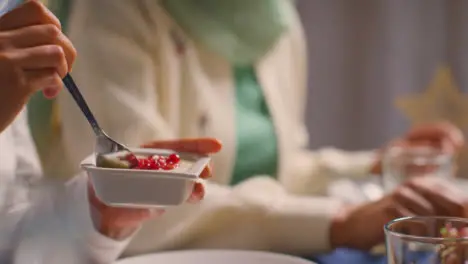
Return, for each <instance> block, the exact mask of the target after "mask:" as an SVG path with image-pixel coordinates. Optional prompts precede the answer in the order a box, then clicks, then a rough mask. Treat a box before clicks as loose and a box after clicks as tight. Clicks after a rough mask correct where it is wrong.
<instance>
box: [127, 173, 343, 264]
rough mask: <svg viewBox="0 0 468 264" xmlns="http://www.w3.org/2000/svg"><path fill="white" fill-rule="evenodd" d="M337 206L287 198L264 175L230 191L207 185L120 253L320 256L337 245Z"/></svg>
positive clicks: (312, 199)
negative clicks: (333, 234) (197, 199)
mask: <svg viewBox="0 0 468 264" xmlns="http://www.w3.org/2000/svg"><path fill="white" fill-rule="evenodd" d="M341 206H342V204H341V202H340V201H338V200H334V199H329V198H317V197H300V196H294V195H291V194H288V193H287V192H286V191H285V189H284V188H283V187H282V186H281V185H280V184H279V183H278V182H277V181H275V180H273V179H272V178H271V177H268V176H265V177H255V178H252V179H249V180H247V181H245V182H242V183H241V184H240V185H237V186H235V187H233V188H230V187H227V186H220V185H216V184H207V185H206V196H205V198H204V200H203V201H202V202H201V203H199V204H197V205H191V204H186V205H183V206H180V207H177V208H173V209H169V210H168V211H167V212H166V214H165V215H163V216H161V217H158V218H156V219H154V220H152V221H150V222H148V223H145V224H144V225H143V227H142V229H141V231H140V232H139V233H138V234H137V235H136V236H135V238H134V239H133V241H132V243H131V245H130V247H129V249H128V250H127V251H126V252H125V253H124V255H125V256H127V255H133V254H143V253H149V252H155V251H161V250H173V249H184V248H185V249H194V248H209V249H216V248H218V249H226V248H230V249H248V250H268V251H274V252H284V253H289V254H298V255H309V254H313V253H319V252H324V251H327V250H329V249H331V248H332V246H335V245H336V244H335V242H334V241H330V229H331V225H332V222H333V219H334V216H335V215H336V214H337V212H338V211H339V210H340V209H341Z"/></svg>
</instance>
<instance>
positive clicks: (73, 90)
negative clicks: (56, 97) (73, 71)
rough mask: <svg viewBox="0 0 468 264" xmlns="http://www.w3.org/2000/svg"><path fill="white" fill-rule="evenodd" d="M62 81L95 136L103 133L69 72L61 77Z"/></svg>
mask: <svg viewBox="0 0 468 264" xmlns="http://www.w3.org/2000/svg"><path fill="white" fill-rule="evenodd" d="M62 81H63V83H64V84H65V87H67V90H68V91H69V92H70V94H71V95H72V97H73V99H75V102H76V104H77V105H78V106H79V107H80V109H81V111H82V112H83V114H84V115H85V117H86V119H88V122H89V124H90V125H91V127H92V128H93V131H94V133H95V134H96V136H101V135H102V134H103V132H102V129H101V127H100V126H99V124H98V122H97V120H96V118H95V117H94V115H93V113H92V112H91V110H90V109H89V107H88V104H87V103H86V101H85V99H84V98H83V95H82V94H81V92H80V90H79V89H78V86H76V84H75V82H74V81H73V78H72V77H71V75H70V74H67V75H66V76H65V77H64V78H63V80H62Z"/></svg>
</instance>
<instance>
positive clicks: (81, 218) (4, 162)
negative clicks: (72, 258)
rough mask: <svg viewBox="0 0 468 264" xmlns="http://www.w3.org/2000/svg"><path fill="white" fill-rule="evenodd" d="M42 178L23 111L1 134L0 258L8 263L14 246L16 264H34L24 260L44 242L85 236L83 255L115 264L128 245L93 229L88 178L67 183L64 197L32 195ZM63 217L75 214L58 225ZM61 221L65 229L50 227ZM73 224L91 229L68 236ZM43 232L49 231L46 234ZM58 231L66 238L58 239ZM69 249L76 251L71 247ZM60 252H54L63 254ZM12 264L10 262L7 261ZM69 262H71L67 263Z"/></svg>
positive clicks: (97, 261)
mask: <svg viewBox="0 0 468 264" xmlns="http://www.w3.org/2000/svg"><path fill="white" fill-rule="evenodd" d="M41 176H42V175H41V168H40V164H39V160H38V157H37V155H36V149H35V147H34V143H33V141H32V138H31V136H30V133H29V129H28V126H27V117H26V110H24V111H22V113H21V114H20V115H19V116H18V117H17V118H16V120H15V121H14V122H13V123H12V124H11V125H10V126H9V127H7V128H6V130H4V131H3V132H2V133H0V181H1V182H0V203H1V206H0V209H1V210H0V217H1V218H2V219H1V220H0V258H1V259H4V258H8V259H9V258H10V257H11V256H5V254H8V252H9V251H10V250H11V248H10V247H12V246H13V247H15V248H14V249H13V251H15V256H16V257H17V259H16V261H17V262H14V263H18V264H23V263H32V262H24V261H25V259H22V258H23V257H25V256H31V257H36V256H38V255H35V254H34V253H33V252H32V251H31V249H32V248H35V249H38V248H40V247H39V246H41V243H42V244H43V243H57V240H54V238H62V239H64V240H67V241H68V242H70V243H71V241H72V240H71V239H72V236H76V235H85V236H84V237H82V238H81V239H84V240H80V246H83V247H85V250H87V252H85V253H84V254H86V255H89V256H90V257H91V258H92V259H93V260H94V261H96V262H95V263H110V262H112V261H113V260H114V259H115V258H116V257H117V255H115V254H118V253H119V251H120V250H122V249H123V248H124V247H126V245H127V243H128V240H126V241H119V242H117V241H113V240H111V239H109V238H106V237H104V236H102V235H100V234H99V233H98V232H96V231H95V230H94V228H93V225H92V223H91V218H90V214H89V205H88V198H87V179H86V175H78V176H76V177H75V178H74V179H73V180H71V181H70V182H69V183H67V185H66V192H65V193H67V195H66V196H65V197H62V196H57V195H56V194H53V193H49V194H41V195H40V196H38V195H36V194H35V193H31V192H30V189H29V188H28V185H30V184H33V185H34V183H37V180H39V179H40V178H41ZM31 195H32V196H31ZM49 196H50V197H49ZM51 198H55V199H51ZM56 198H60V199H61V200H58V199H56ZM58 204H62V205H65V206H67V208H64V209H65V210H60V209H58V207H57V205H58ZM64 213H69V214H72V216H71V217H70V219H72V221H68V222H67V221H65V222H60V221H59V218H58V217H59V216H60V215H63V214H64ZM57 221H59V222H60V223H61V224H62V225H61V226H53V225H51V224H52V223H55V222H57ZM49 222H50V223H49ZM75 223H80V224H82V225H81V228H87V229H86V230H77V231H76V232H70V233H66V232H67V231H68V230H69V229H70V228H74V227H75V226H74V225H75ZM44 224H45V226H43V225H44ZM35 225H37V227H36V226H35ZM44 227H45V228H47V227H50V228H51V229H44ZM24 228H26V229H28V230H29V233H31V232H33V233H34V234H35V236H34V239H37V240H32V241H35V242H34V243H33V244H31V240H30V237H28V238H26V237H24V236H21V235H19V233H21V232H25V231H24ZM88 228H89V229H88ZM60 232H62V233H61V234H59V233H60ZM57 235H63V236H57ZM17 240H20V241H17ZM62 241H63V240H62ZM109 244H112V249H111V250H109V249H108V247H107V245H109ZM26 245H27V246H26ZM70 245H71V244H70ZM31 246H32V248H31ZM62 246H63V245H62ZM74 246H76V245H74ZM119 248H120V250H119ZM68 249H69V250H70V249H72V250H74V249H73V247H69V248H68ZM59 251H60V250H57V251H56V252H53V253H60V252H59ZM41 253H42V252H39V253H38V254H41ZM59 255H60V254H59ZM18 258H19V259H18ZM21 261H23V262H21ZM2 263H3V262H2ZM8 263H12V262H11V261H8ZM62 263H63V262H62ZM67 263H72V262H68V261H67ZM81 263H83V262H81ZM51 264H52V263H51Z"/></svg>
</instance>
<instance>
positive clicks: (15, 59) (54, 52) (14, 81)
mask: <svg viewBox="0 0 468 264" xmlns="http://www.w3.org/2000/svg"><path fill="white" fill-rule="evenodd" d="M75 57H76V51H75V49H74V48H73V45H72V44H71V42H70V41H69V40H68V39H67V38H66V37H65V35H63V34H62V32H61V27H60V22H59V21H58V19H57V18H56V17H55V16H54V15H53V14H52V13H51V12H50V11H49V10H48V9H47V8H46V7H44V5H42V4H41V3H40V2H38V1H28V2H26V3H24V4H23V5H21V6H19V7H18V8H16V9H14V10H13V11H11V12H9V13H7V14H5V15H4V16H2V17H1V18H0V105H1V108H0V110H1V111H0V132H1V131H3V130H4V129H5V128H6V127H7V126H8V125H9V124H10V123H11V122H13V120H14V119H15V117H16V115H17V114H18V113H19V112H20V111H21V110H22V109H23V107H24V105H25V104H26V103H27V101H28V99H29V97H30V96H31V95H32V94H33V93H34V92H36V91H39V90H42V91H43V92H44V95H45V96H46V97H53V96H55V95H56V94H57V92H58V90H59V89H60V88H61V87H62V77H64V76H65V75H66V74H67V73H68V72H69V71H70V68H71V65H72V64H73V62H74V60H75Z"/></svg>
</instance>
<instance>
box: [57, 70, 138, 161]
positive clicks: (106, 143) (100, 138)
mask: <svg viewBox="0 0 468 264" xmlns="http://www.w3.org/2000/svg"><path fill="white" fill-rule="evenodd" d="M63 83H64V84H65V86H66V87H67V89H68V91H69V92H70V94H71V95H72V97H73V99H75V102H76V104H77V105H78V106H79V107H80V109H81V111H82V112H83V114H84V116H85V117H86V119H87V120H88V122H89V124H90V125H91V128H92V129H93V131H94V134H95V135H96V146H95V152H96V154H97V158H99V156H102V155H106V154H110V153H114V152H120V151H128V152H130V153H131V151H130V150H129V149H128V148H127V147H126V146H124V145H122V144H120V143H118V142H117V141H115V140H113V139H112V138H110V137H109V136H108V135H107V134H106V133H105V132H104V131H103V130H102V128H101V127H100V126H99V124H98V122H97V121H96V118H95V117H94V115H93V113H92V112H91V110H90V109H89V107H88V104H87V103H86V100H85V99H84V98H83V95H81V92H80V90H79V89H78V86H77V85H76V84H75V82H74V81H73V78H72V77H71V75H70V74H67V75H66V76H65V78H63Z"/></svg>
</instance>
